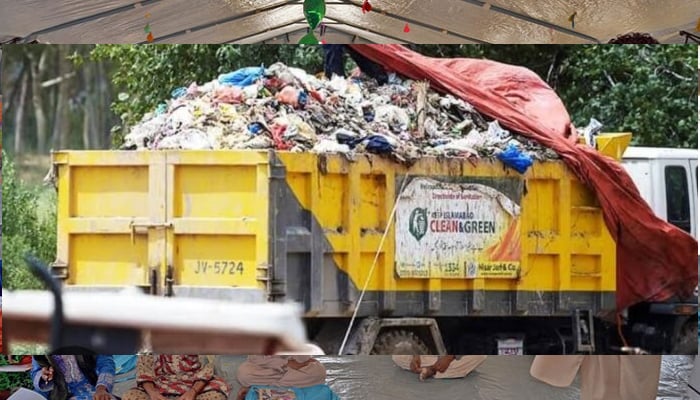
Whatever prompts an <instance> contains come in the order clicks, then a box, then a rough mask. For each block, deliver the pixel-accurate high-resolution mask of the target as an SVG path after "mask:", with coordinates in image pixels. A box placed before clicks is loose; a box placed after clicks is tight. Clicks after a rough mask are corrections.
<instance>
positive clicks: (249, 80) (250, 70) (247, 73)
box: [219, 67, 265, 87]
mask: <svg viewBox="0 0 700 400" xmlns="http://www.w3.org/2000/svg"><path fill="white" fill-rule="evenodd" d="M263 74H265V68H263V67H247V68H241V69H239V70H237V71H234V72H229V73H228V74H222V75H219V83H220V84H222V85H229V86H238V87H246V86H250V85H252V84H254V83H255V82H256V81H257V80H258V79H260V78H262V76H263Z"/></svg>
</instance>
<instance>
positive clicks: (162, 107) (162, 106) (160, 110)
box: [156, 103, 168, 115]
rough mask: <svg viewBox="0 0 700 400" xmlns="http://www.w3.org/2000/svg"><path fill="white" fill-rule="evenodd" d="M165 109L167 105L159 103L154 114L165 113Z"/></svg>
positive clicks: (166, 109)
mask: <svg viewBox="0 0 700 400" xmlns="http://www.w3.org/2000/svg"><path fill="white" fill-rule="evenodd" d="M166 111H168V105H167V104H165V103H160V104H158V107H156V115H161V114H165V113H166Z"/></svg>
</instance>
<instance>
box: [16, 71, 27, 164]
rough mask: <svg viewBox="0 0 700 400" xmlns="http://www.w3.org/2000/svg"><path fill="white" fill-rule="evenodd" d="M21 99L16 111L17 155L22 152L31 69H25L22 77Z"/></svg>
mask: <svg viewBox="0 0 700 400" xmlns="http://www.w3.org/2000/svg"><path fill="white" fill-rule="evenodd" d="M20 82H22V83H21V86H20V92H19V101H18V102H17V104H16V108H15V110H16V113H15V143H14V145H15V153H14V154H15V156H19V155H21V154H22V133H23V129H24V110H25V109H26V106H27V105H26V101H27V89H28V88H29V71H26V70H25V71H24V72H23V73H22V75H21V77H20Z"/></svg>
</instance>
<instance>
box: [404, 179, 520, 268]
mask: <svg viewBox="0 0 700 400" xmlns="http://www.w3.org/2000/svg"><path fill="white" fill-rule="evenodd" d="M397 202H398V204H397V208H396V229H395V238H396V251H395V254H396V256H395V258H396V273H397V274H398V276H399V277H401V278H461V279H476V278H502V279H515V278H517V277H518V275H519V273H520V206H519V205H518V204H516V203H515V202H514V201H513V200H511V199H510V198H509V197H508V196H506V195H505V194H504V193H502V192H500V191H498V190H497V189H495V188H493V187H491V186H487V185H484V184H479V183H446V182H440V181H437V180H434V179H428V178H415V179H413V180H412V181H411V182H410V183H409V184H408V185H407V186H406V189H405V190H404V192H403V193H402V194H401V196H400V197H399V198H398V199H397Z"/></svg>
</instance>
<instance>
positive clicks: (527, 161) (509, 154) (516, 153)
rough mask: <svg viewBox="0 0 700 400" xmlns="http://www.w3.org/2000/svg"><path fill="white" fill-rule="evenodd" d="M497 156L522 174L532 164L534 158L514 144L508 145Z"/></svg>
mask: <svg viewBox="0 0 700 400" xmlns="http://www.w3.org/2000/svg"><path fill="white" fill-rule="evenodd" d="M496 157H497V158H498V159H499V160H501V161H502V162H503V164H505V165H507V166H509V167H511V168H513V169H514V170H516V171H518V172H520V173H521V174H524V173H525V172H526V171H527V169H528V168H530V166H531V165H532V158H530V156H529V155H527V154H524V153H522V152H521V151H520V150H518V148H517V147H515V146H514V145H512V144H511V145H510V146H508V148H507V149H506V150H505V151H503V152H502V153H499V154H497V155H496Z"/></svg>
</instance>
